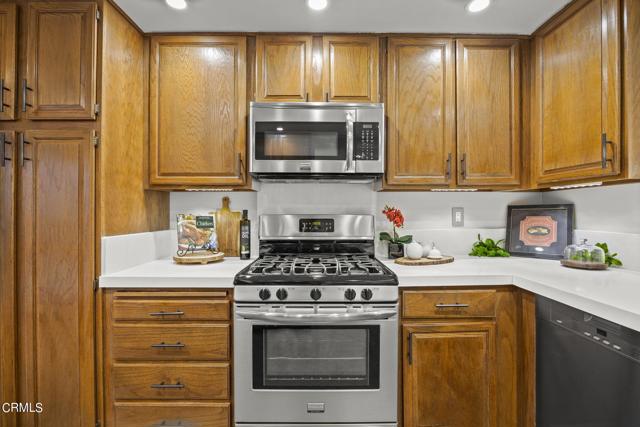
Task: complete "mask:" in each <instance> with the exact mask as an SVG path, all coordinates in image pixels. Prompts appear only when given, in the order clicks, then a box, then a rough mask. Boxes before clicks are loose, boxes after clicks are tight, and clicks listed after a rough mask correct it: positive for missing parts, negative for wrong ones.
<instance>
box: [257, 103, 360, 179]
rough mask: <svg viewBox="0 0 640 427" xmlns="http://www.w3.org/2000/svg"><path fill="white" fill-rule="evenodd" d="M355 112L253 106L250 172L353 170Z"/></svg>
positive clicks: (323, 172) (332, 172)
mask: <svg viewBox="0 0 640 427" xmlns="http://www.w3.org/2000/svg"><path fill="white" fill-rule="evenodd" d="M355 114H356V111H355V110H354V109H342V108H324V109H323V108H319V107H318V108H276V107H272V108H269V107H264V106H262V107H252V109H251V120H250V123H251V124H250V134H249V135H250V141H249V143H250V149H251V160H250V165H249V171H250V172H251V173H253V174H272V173H287V174H345V173H355V164H354V162H353V123H354V120H355Z"/></svg>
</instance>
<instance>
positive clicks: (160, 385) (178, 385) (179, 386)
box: [151, 382, 184, 389]
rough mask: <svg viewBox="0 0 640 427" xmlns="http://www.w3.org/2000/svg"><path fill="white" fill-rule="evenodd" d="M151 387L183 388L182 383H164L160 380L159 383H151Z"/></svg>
mask: <svg viewBox="0 0 640 427" xmlns="http://www.w3.org/2000/svg"><path fill="white" fill-rule="evenodd" d="M151 388H159V389H180V388H184V384H180V383H176V384H165V383H164V382H161V383H160V384H151Z"/></svg>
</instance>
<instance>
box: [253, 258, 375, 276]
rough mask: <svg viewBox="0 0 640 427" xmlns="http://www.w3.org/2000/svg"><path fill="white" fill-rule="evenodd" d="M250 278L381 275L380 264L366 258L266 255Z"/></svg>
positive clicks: (257, 264) (254, 267)
mask: <svg viewBox="0 0 640 427" xmlns="http://www.w3.org/2000/svg"><path fill="white" fill-rule="evenodd" d="M248 274H249V275H312V276H335V275H339V276H350V275H353V276H362V275H380V274H384V270H383V268H382V266H381V265H380V263H379V262H378V261H377V260H375V259H374V258H371V257H369V256H368V255H350V254H349V255H338V256H334V255H328V256H327V255H321V256H313V255H305V254H300V255H295V256H294V255H267V256H264V257H263V258H260V259H258V260H257V261H256V262H254V263H253V264H252V265H251V266H250V268H249V271H248Z"/></svg>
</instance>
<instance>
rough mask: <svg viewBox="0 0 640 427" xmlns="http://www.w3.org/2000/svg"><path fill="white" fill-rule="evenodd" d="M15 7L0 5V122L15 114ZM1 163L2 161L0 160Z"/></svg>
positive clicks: (5, 4)
mask: <svg viewBox="0 0 640 427" xmlns="http://www.w3.org/2000/svg"><path fill="white" fill-rule="evenodd" d="M16 40H17V37H16V5H15V4H14V3H1V4H0V120H13V119H15V112H16V100H17V99H18V98H17V96H16V92H17V91H16ZM0 161H2V159H0Z"/></svg>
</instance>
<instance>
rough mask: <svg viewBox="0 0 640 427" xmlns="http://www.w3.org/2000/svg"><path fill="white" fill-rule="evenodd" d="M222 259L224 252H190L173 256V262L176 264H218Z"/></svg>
mask: <svg viewBox="0 0 640 427" xmlns="http://www.w3.org/2000/svg"><path fill="white" fill-rule="evenodd" d="M223 259H224V252H217V253H215V254H212V253H211V252H191V253H188V254H186V255H184V256H177V255H174V256H173V262H175V263H176V264H209V263H210V262H218V261H222V260H223Z"/></svg>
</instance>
